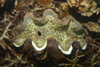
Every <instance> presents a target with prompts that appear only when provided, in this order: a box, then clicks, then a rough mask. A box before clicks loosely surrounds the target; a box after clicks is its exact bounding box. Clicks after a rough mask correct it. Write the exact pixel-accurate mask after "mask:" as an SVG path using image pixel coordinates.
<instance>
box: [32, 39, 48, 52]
mask: <svg viewBox="0 0 100 67" xmlns="http://www.w3.org/2000/svg"><path fill="white" fill-rule="evenodd" d="M32 45H33V47H34V48H35V49H36V50H37V51H42V50H43V49H45V48H46V46H47V41H46V42H45V44H44V45H43V46H42V47H41V48H38V47H37V46H36V45H35V43H34V42H33V41H32Z"/></svg>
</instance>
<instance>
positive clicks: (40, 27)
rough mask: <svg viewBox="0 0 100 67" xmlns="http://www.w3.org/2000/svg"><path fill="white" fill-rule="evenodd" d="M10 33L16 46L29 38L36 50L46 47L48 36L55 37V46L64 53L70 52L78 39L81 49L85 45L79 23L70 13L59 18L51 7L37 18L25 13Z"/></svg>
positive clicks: (84, 47)
mask: <svg viewBox="0 0 100 67" xmlns="http://www.w3.org/2000/svg"><path fill="white" fill-rule="evenodd" d="M12 33H13V36H14V38H13V44H14V45H15V46H16V47H20V46H22V45H23V43H24V42H25V40H26V39H28V38H30V39H32V45H33V47H34V49H35V50H36V51H37V52H40V51H43V50H44V49H46V46H47V43H48V42H47V40H48V39H49V38H54V39H56V41H57V43H58V46H57V47H58V48H59V50H60V51H61V52H62V53H63V54H65V55H70V54H71V52H72V50H73V46H72V43H73V42H74V41H78V42H79V43H80V46H81V48H82V49H83V50H85V49H86V46H87V43H86V41H85V39H84V34H85V32H84V30H83V28H82V26H81V24H80V23H79V22H78V21H76V20H75V19H74V18H73V17H72V16H70V15H69V16H66V17H64V18H63V19H59V18H58V15H57V14H56V13H55V12H54V11H53V10H52V9H46V10H45V11H44V13H43V16H42V17H39V18H37V17H35V16H34V14H33V13H30V12H29V13H27V14H26V15H25V16H24V20H23V22H22V23H21V24H19V25H18V26H16V27H15V28H13V30H12Z"/></svg>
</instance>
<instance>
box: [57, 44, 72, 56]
mask: <svg viewBox="0 0 100 67" xmlns="http://www.w3.org/2000/svg"><path fill="white" fill-rule="evenodd" d="M58 48H59V49H60V50H61V51H62V53H64V54H66V55H70V54H71V52H72V50H73V47H72V46H71V47H70V48H69V50H68V51H64V50H63V49H62V48H61V47H60V45H58Z"/></svg>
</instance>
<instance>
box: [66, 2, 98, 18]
mask: <svg viewBox="0 0 100 67" xmlns="http://www.w3.org/2000/svg"><path fill="white" fill-rule="evenodd" d="M67 2H68V3H69V5H70V7H77V8H78V13H80V14H81V15H82V16H88V17H90V16H92V15H93V14H94V13H96V14H97V15H98V14H99V12H100V8H98V7H97V3H96V2H95V1H94V0H67Z"/></svg>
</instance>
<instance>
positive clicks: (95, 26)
mask: <svg viewBox="0 0 100 67" xmlns="http://www.w3.org/2000/svg"><path fill="white" fill-rule="evenodd" d="M84 25H85V26H86V27H87V29H88V30H89V31H93V32H100V25H99V24H98V23H94V22H88V23H85V24H84Z"/></svg>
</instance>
